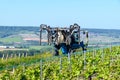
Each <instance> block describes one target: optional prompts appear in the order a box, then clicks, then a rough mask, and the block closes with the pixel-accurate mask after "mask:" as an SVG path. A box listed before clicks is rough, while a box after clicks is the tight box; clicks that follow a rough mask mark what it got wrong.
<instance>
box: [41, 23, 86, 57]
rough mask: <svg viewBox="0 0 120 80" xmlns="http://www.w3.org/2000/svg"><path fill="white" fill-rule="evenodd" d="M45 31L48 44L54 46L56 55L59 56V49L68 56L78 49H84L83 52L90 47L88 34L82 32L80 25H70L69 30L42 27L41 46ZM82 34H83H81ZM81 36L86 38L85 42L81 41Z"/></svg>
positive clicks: (43, 25) (42, 25)
mask: <svg viewBox="0 0 120 80" xmlns="http://www.w3.org/2000/svg"><path fill="white" fill-rule="evenodd" d="M43 30H46V31H47V38H48V44H49V45H51V44H53V45H54V55H55V56H58V55H59V49H61V51H62V53H63V54H68V53H71V52H73V51H75V50H76V49H79V48H82V50H83V51H86V50H87V46H88V32H87V31H85V30H81V29H80V26H79V25H78V24H76V23H75V24H73V25H70V27H69V28H59V27H54V28H51V27H50V26H47V25H45V24H41V25H40V45H41V39H42V32H43ZM81 32H82V33H83V34H81ZM81 35H82V36H84V35H85V37H86V39H85V41H83V40H81Z"/></svg>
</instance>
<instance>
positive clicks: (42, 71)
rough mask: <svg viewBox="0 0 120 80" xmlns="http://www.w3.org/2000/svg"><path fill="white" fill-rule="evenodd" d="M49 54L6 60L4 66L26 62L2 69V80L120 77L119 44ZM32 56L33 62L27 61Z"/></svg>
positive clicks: (119, 79)
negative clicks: (64, 53) (53, 54)
mask: <svg viewBox="0 0 120 80" xmlns="http://www.w3.org/2000/svg"><path fill="white" fill-rule="evenodd" d="M50 56H51V55H50V53H49V55H48V53H45V54H42V55H41V56H40V55H37V56H34V58H33V57H32V58H31V57H29V58H22V59H21V60H20V59H18V58H17V59H12V60H13V61H11V62H10V60H9V61H6V63H5V62H3V63H4V65H0V67H1V68H3V67H6V66H5V64H6V65H7V66H12V65H14V64H15V63H16V64H17V62H18V63H23V62H24V64H22V65H21V64H19V65H18V66H12V68H8V67H6V69H5V70H1V71H0V80H83V79H84V80H87V79H89V80H120V76H119V75H120V46H115V47H111V48H102V49H95V50H88V51H87V52H84V53H83V52H76V53H73V54H71V55H70V54H68V55H60V56H58V57H50ZM32 59H35V61H34V63H31V64H30V63H29V64H28V63H26V62H28V61H29V60H30V61H32ZM20 61H21V62H20ZM22 61H23V62H22ZM1 62H2V61H1ZM12 62H13V63H12ZM1 64H2V63H1Z"/></svg>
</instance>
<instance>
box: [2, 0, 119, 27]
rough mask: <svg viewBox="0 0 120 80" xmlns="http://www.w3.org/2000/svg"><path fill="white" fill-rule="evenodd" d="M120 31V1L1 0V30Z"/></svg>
mask: <svg viewBox="0 0 120 80" xmlns="http://www.w3.org/2000/svg"><path fill="white" fill-rule="evenodd" d="M43 23H44V24H48V25H51V26H69V25H70V24H73V23H78V24H79V25H80V26H81V27H82V28H104V29H120V0H0V25H1V26H39V25H40V24H43Z"/></svg>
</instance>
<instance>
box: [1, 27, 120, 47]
mask: <svg viewBox="0 0 120 80" xmlns="http://www.w3.org/2000/svg"><path fill="white" fill-rule="evenodd" d="M85 30H88V32H89V44H102V43H103V44H105V43H120V35H119V34H120V30H115V29H88V28H86V29H85ZM46 38H47V35H45V34H44V37H43V41H44V42H46ZM0 45H15V46H30V45H39V27H33V26H0Z"/></svg>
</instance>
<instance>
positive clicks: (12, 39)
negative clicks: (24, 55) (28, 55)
mask: <svg viewBox="0 0 120 80" xmlns="http://www.w3.org/2000/svg"><path fill="white" fill-rule="evenodd" d="M22 41H23V40H22V38H21V37H20V36H14V37H6V38H0V42H3V43H12V42H22Z"/></svg>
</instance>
